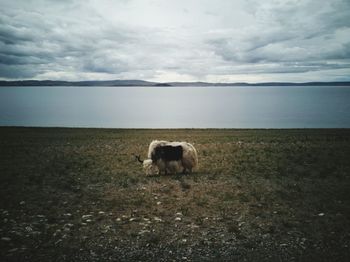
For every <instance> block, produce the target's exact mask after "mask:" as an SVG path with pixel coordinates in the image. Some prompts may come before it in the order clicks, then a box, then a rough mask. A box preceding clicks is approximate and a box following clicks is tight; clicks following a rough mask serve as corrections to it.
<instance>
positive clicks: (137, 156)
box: [134, 155, 143, 163]
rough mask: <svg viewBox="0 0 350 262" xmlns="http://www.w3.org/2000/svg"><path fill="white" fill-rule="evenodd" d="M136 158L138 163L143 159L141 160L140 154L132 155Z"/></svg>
mask: <svg viewBox="0 0 350 262" xmlns="http://www.w3.org/2000/svg"><path fill="white" fill-rule="evenodd" d="M134 156H135V158H136V160H137V161H139V162H140V163H143V160H141V158H140V156H139V155H134Z"/></svg>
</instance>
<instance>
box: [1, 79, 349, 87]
mask: <svg viewBox="0 0 350 262" xmlns="http://www.w3.org/2000/svg"><path fill="white" fill-rule="evenodd" d="M0 86H164V87H167V86H350V82H305V83H293V82H263V83H245V82H242V83H208V82H166V83H160V82H150V81H144V80H96V81H55V80H20V81H0Z"/></svg>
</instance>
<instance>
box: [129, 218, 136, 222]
mask: <svg viewBox="0 0 350 262" xmlns="http://www.w3.org/2000/svg"><path fill="white" fill-rule="evenodd" d="M136 219H137V218H136V217H132V218H130V219H129V221H130V222H132V221H135V220H136Z"/></svg>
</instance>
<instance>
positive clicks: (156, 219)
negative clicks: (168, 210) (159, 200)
mask: <svg viewBox="0 0 350 262" xmlns="http://www.w3.org/2000/svg"><path fill="white" fill-rule="evenodd" d="M153 219H154V220H155V221H157V222H162V221H163V220H162V219H161V218H159V217H154V218H153Z"/></svg>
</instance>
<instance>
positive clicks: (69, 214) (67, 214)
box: [64, 213, 72, 217]
mask: <svg viewBox="0 0 350 262" xmlns="http://www.w3.org/2000/svg"><path fill="white" fill-rule="evenodd" d="M64 216H65V217H71V216H72V214H71V213H66V214H64Z"/></svg>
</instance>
